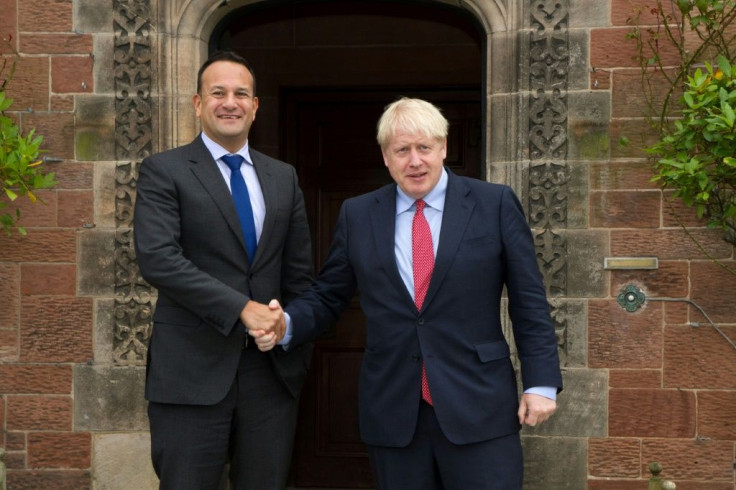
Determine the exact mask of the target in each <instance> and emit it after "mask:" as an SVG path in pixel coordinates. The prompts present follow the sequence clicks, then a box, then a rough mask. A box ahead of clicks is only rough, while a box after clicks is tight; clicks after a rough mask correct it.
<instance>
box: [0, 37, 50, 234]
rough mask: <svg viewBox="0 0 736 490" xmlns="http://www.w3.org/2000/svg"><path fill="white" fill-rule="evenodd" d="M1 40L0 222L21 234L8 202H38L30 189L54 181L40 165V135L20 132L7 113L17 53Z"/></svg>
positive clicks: (16, 214) (17, 216) (16, 213)
mask: <svg viewBox="0 0 736 490" xmlns="http://www.w3.org/2000/svg"><path fill="white" fill-rule="evenodd" d="M4 41H5V42H6V44H7V45H8V46H10V48H11V50H12V53H13V57H11V58H8V57H3V58H2V63H1V64H0V191H2V193H1V194H0V226H2V228H3V230H5V232H6V233H7V234H10V233H11V231H12V229H13V228H15V229H16V230H17V231H18V232H19V233H21V234H25V233H26V230H25V229H24V228H23V227H22V226H19V225H18V220H19V219H20V218H21V212H20V209H19V208H15V210H14V211H12V210H10V209H9V208H10V207H11V206H10V203H12V202H13V201H16V200H17V199H18V198H20V197H23V196H25V197H27V198H28V199H30V201H31V202H34V203H35V202H41V200H40V199H39V198H38V197H37V196H36V194H35V193H34V191H36V190H37V189H49V188H51V187H53V186H55V185H56V184H57V182H56V181H55V180H54V174H53V173H44V171H43V169H42V163H43V161H42V160H40V159H39V155H40V154H41V152H42V150H41V149H40V146H41V142H42V141H43V138H42V137H41V136H39V135H36V134H35V130H33V129H31V130H30V131H28V132H27V133H26V134H23V132H22V131H21V129H20V127H19V126H18V124H17V123H16V122H15V121H14V120H13V119H12V118H11V117H9V116H8V114H7V111H8V109H9V108H10V106H11V104H12V103H13V99H11V98H10V97H8V95H7V93H6V88H7V85H8V82H9V81H10V80H11V79H12V77H13V74H14V73H15V69H16V67H17V63H18V57H19V56H18V53H17V52H16V51H15V50H14V49H13V47H12V45H11V43H10V39H6V40H4Z"/></svg>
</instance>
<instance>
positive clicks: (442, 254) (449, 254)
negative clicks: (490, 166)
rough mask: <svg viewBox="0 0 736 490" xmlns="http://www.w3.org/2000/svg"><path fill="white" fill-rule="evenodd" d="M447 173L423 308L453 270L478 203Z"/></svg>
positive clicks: (465, 188)
mask: <svg viewBox="0 0 736 490" xmlns="http://www.w3.org/2000/svg"><path fill="white" fill-rule="evenodd" d="M447 175H448V181H447V194H446V195H445V209H444V211H443V213H442V230H441V231H440V241H439V245H437V255H436V257H435V261H434V271H433V272H432V279H431V281H430V282H429V289H428V290H427V296H426V297H425V298H424V305H423V307H422V309H426V307H427V305H428V304H429V303H430V302H431V301H432V298H433V297H434V295H435V293H436V292H437V290H438V289H439V288H440V285H441V284H442V281H443V280H444V279H445V276H446V275H447V271H449V270H450V267H451V266H452V263H453V261H454V260H455V255H457V249H458V246H459V245H460V240H461V239H462V237H463V234H464V233H465V228H466V227H467V226H468V221H469V220H470V216H471V215H472V213H473V208H474V207H475V203H474V202H473V201H472V200H470V199H467V196H468V194H469V193H470V189H469V188H468V187H467V186H466V185H465V184H464V183H463V182H462V181H461V180H459V179H458V178H457V177H456V176H455V175H454V174H453V173H452V172H450V171H449V170H448V171H447Z"/></svg>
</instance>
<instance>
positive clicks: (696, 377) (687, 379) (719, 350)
mask: <svg viewBox="0 0 736 490" xmlns="http://www.w3.org/2000/svg"><path fill="white" fill-rule="evenodd" d="M721 329H722V330H723V332H724V333H725V334H726V335H727V336H728V337H729V338H731V339H734V338H736V327H734V326H729V327H723V326H722V327H721ZM733 353H734V351H733V347H731V345H730V344H729V343H728V342H727V341H726V339H724V338H723V337H722V336H721V335H720V334H719V333H718V332H716V331H715V330H714V329H713V328H712V327H710V326H707V325H703V326H701V327H697V328H693V327H690V326H679V325H667V327H666V328H665V335H664V386H665V387H667V388H692V389H715V390H717V389H727V390H729V389H733V387H734V386H736V356H734V355H733Z"/></svg>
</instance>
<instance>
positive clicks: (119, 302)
mask: <svg viewBox="0 0 736 490" xmlns="http://www.w3.org/2000/svg"><path fill="white" fill-rule="evenodd" d="M113 11H114V12H113V29H114V32H115V44H114V46H115V47H114V54H113V60H114V78H115V143H116V144H115V159H116V160H117V162H118V163H117V168H116V169H115V226H116V233H115V314H114V320H115V324H114V334H113V350H112V352H113V353H112V356H113V362H114V363H116V364H121V365H135V364H144V363H145V361H146V350H147V345H148V340H149V338H150V336H151V312H152V304H151V297H152V288H151V286H150V285H148V284H146V282H145V281H144V280H143V279H142V278H141V275H140V271H139V269H138V264H137V262H136V260H135V249H134V247H133V230H132V225H133V204H134V202H135V185H136V181H137V179H138V166H139V165H140V162H141V161H142V160H143V159H144V158H145V157H146V156H148V155H150V154H151V152H152V133H153V126H152V119H151V114H152V101H151V86H152V80H151V57H152V53H151V46H152V41H151V5H150V0H114V1H113Z"/></svg>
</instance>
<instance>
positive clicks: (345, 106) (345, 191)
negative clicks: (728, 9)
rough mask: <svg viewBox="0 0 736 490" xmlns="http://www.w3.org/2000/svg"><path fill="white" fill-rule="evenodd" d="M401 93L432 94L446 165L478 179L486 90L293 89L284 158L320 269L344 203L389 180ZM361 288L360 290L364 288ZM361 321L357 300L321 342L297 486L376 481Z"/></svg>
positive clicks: (287, 98)
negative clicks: (393, 106) (384, 152)
mask: <svg viewBox="0 0 736 490" xmlns="http://www.w3.org/2000/svg"><path fill="white" fill-rule="evenodd" d="M399 95H407V96H416V97H421V98H424V99H426V100H429V101H432V102H433V103H435V104H436V105H438V106H439V107H441V108H442V109H443V112H444V114H445V117H447V118H448V120H449V121H450V128H451V129H450V134H449V137H448V154H447V159H446V161H445V163H446V165H447V166H448V167H449V168H451V169H452V170H453V171H454V172H455V173H458V174H461V175H468V176H472V177H479V176H480V175H481V168H482V166H483V165H482V163H483V162H482V154H483V152H482V138H481V134H482V125H481V112H482V111H481V99H480V95H481V90H480V87H478V88H477V89H453V90H443V91H439V90H433V91H416V90H414V91H407V92H405V93H402V94H399V93H396V92H388V91H367V90H360V91H358V90H356V91H298V90H297V91H288V92H285V93H284V99H283V104H284V105H283V107H284V113H283V116H284V118H285V122H286V124H285V127H286V132H285V142H284V143H285V144H284V148H285V149H286V154H285V155H284V157H285V158H286V160H287V161H288V162H291V163H293V164H294V165H295V166H296V168H297V171H298V173H299V179H300V184H301V187H302V189H303V191H304V196H305V201H306V206H307V213H308V216H309V222H310V226H311V230H312V244H313V247H314V253H315V265H316V267H317V269H318V270H319V268H320V267H321V266H322V264H323V263H324V260H325V258H326V257H327V253H328V250H329V246H330V242H331V240H332V235H333V231H334V226H335V222H336V221H337V215H338V212H339V210H340V205H341V204H342V202H343V201H344V200H345V199H347V198H349V197H351V196H355V195H358V194H362V193H365V192H368V191H371V190H374V189H376V188H378V187H380V186H382V185H384V184H387V183H389V182H391V177H390V175H389V173H388V170H387V169H386V167H385V166H384V164H383V159H382V157H381V151H380V148H379V147H378V144H377V143H376V138H375V135H376V123H377V122H378V118H379V117H380V115H381V113H382V112H383V108H384V107H385V106H386V105H387V104H389V103H390V102H392V101H393V100H396V98H397V97H398V96H399ZM359 294H360V292H358V295H359ZM364 340H365V318H364V317H363V314H362V312H361V310H360V307H359V304H358V298H357V296H356V298H353V301H352V303H351V305H350V306H349V307H348V309H347V310H346V311H345V312H344V313H343V314H342V316H341V317H340V319H339V321H338V322H337V323H336V324H335V325H331V326H330V328H329V329H328V330H327V331H326V332H325V333H324V335H323V336H322V337H321V338H320V339H319V340H318V341H317V342H316V344H315V351H314V359H313V362H312V368H311V371H310V376H309V379H308V381H307V384H306V386H305V387H304V390H303V392H302V398H301V406H300V414H299V424H298V427H297V436H296V441H295V450H294V458H293V464H292V477H293V482H294V485H295V486H297V487H341V488H372V487H373V486H374V483H373V479H372V477H371V472H370V466H369V463H368V456H367V453H366V450H365V446H364V445H363V443H362V442H361V440H360V434H359V431H358V374H359V372H360V364H361V361H362V358H363V347H364Z"/></svg>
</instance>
